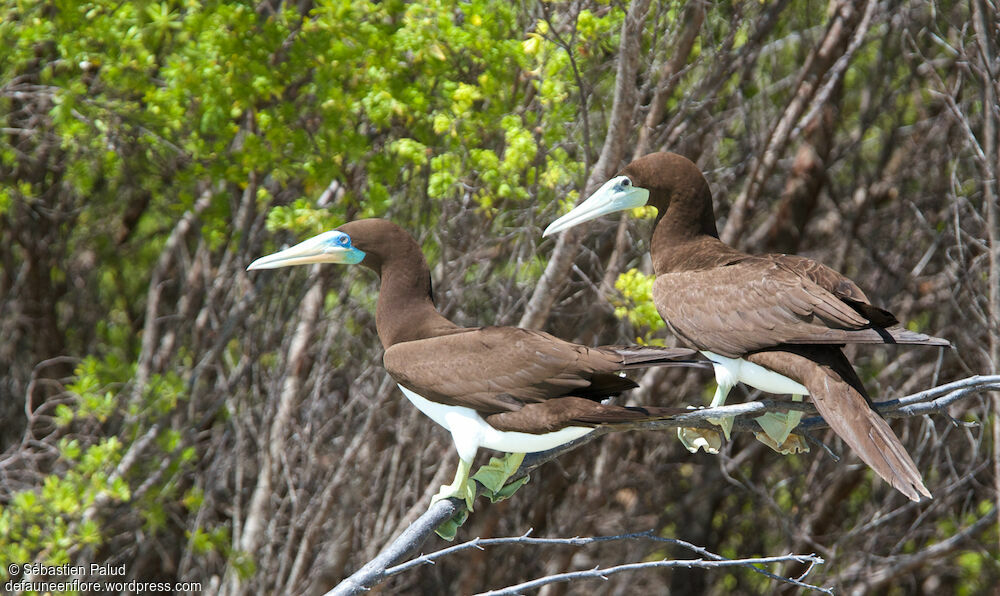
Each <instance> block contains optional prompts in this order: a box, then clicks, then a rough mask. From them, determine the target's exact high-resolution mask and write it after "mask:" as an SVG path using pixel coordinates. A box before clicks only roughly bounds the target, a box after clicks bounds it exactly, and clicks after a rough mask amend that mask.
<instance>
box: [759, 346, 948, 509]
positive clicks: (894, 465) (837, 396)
mask: <svg viewBox="0 0 1000 596" xmlns="http://www.w3.org/2000/svg"><path fill="white" fill-rule="evenodd" d="M747 360H750V361H751V362H754V363H756V364H760V365H761V366H765V367H767V368H769V369H771V370H774V371H776V372H779V373H781V374H783V375H785V376H787V377H790V378H792V379H795V380H796V381H799V382H800V383H802V384H803V385H805V386H806V389H808V390H809V394H810V396H811V397H812V401H813V403H814V404H815V405H816V409H817V410H819V413H820V415H822V416H823V419H824V420H826V422H827V424H829V425H830V428H832V429H833V431H834V432H835V433H837V434H838V435H840V438H842V439H843V440H844V442H845V443H847V445H848V446H850V448H851V449H853V450H854V452H855V453H857V454H858V456H859V457H860V458H861V459H862V460H863V461H864V462H865V463H866V464H868V465H869V466H870V467H871V468H872V469H873V470H875V472H876V473H877V474H878V475H879V476H881V477H882V478H883V479H885V481H886V482H888V483H889V484H891V485H892V486H893V487H895V488H896V489H897V490H899V492H901V493H903V494H904V495H906V496H907V497H909V498H910V499H912V500H914V501H919V500H920V498H921V495H923V496H924V497H927V498H931V493H930V491H928V490H927V487H926V486H924V482H923V480H922V479H921V477H920V472H919V471H918V470H917V466H916V464H914V463H913V459H911V458H910V455H909V454H908V453H907V452H906V449H905V448H904V447H903V444H902V443H900V442H899V439H898V438H897V437H896V435H895V433H893V432H892V429H891V428H889V425H888V423H886V421H885V420H884V419H882V417H881V416H879V415H878V413H877V412H875V411H874V410H872V409H871V405H870V402H869V400H868V397H867V395H866V394H865V389H864V386H863V385H862V384H861V380H860V379H859V378H858V375H857V373H855V372H854V368H853V367H852V366H851V363H850V362H849V361H848V360H847V357H846V356H844V353H843V352H841V351H840V348H837V347H834V346H795V347H789V351H773V352H770V351H769V352H758V353H755V354H751V355H749V356H748V357H747Z"/></svg>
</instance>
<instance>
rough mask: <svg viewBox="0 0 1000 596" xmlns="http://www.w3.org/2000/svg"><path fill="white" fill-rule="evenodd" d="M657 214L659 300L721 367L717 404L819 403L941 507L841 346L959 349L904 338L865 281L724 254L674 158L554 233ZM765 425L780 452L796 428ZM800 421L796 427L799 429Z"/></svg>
mask: <svg viewBox="0 0 1000 596" xmlns="http://www.w3.org/2000/svg"><path fill="white" fill-rule="evenodd" d="M646 204H649V205H651V206H653V207H655V208H656V209H657V218H656V224H655V227H654V230H653V238H652V241H651V243H650V255H651V257H652V261H653V270H654V272H655V274H656V280H655V282H654V284H653V301H654V303H655V305H656V308H657V310H658V311H659V313H660V316H662V317H663V319H664V321H666V322H667V325H668V326H669V327H670V329H671V330H672V331H673V332H674V334H675V335H677V336H678V337H679V338H681V339H682V340H684V341H685V342H686V343H688V344H689V345H692V346H694V347H695V348H697V349H698V350H700V351H701V352H702V354H704V355H705V356H706V357H707V358H708V359H709V360H711V361H712V362H713V364H714V367H715V374H716V380H717V381H718V383H719V388H718V390H717V392H716V396H715V399H714V400H713V402H712V403H713V405H721V404H722V403H724V402H725V397H726V394H728V392H729V390H730V389H731V388H732V387H733V386H734V385H735V384H736V383H738V382H740V381H742V382H743V383H746V384H747V385H750V386H752V387H756V388H758V389H760V390H761V391H765V392H770V393H784V394H791V395H793V396H797V397H799V399H801V396H802V395H809V396H811V398H812V400H813V403H814V404H815V406H816V409H817V410H818V411H819V413H820V414H821V415H822V416H823V418H824V419H825V420H826V421H827V423H828V424H829V425H830V427H831V428H832V429H833V430H834V431H835V432H836V433H837V434H838V435H840V437H841V438H843V439H844V442H845V443H847V444H848V445H849V446H850V447H851V449H853V450H854V451H855V452H856V453H857V454H858V455H859V456H860V457H861V459H862V460H864V462H865V463H867V464H868V465H869V466H871V468H872V469H874V470H875V472H877V473H878V475H879V476H881V477H882V478H884V479H885V480H886V481H888V482H889V483H890V484H891V485H892V486H894V487H895V488H897V489H898V490H899V491H901V492H902V493H903V494H905V495H906V496H907V497H909V498H910V499H912V500H914V501H919V500H920V495H923V496H925V497H930V492H929V491H928V490H927V488H926V487H925V486H924V483H923V481H922V480H921V477H920V472H919V471H917V467H916V465H915V464H914V463H913V460H912V459H911V458H910V456H909V454H907V452H906V450H905V449H904V448H903V445H902V444H901V443H900V442H899V439H898V438H897V437H896V435H895V434H893V432H892V429H891V428H889V425H888V424H887V423H886V422H885V420H883V419H882V418H881V417H880V416H879V415H878V414H877V413H876V412H875V411H874V410H872V409H871V402H870V400H869V399H868V396H867V394H866V393H865V389H864V386H863V385H862V383H861V380H860V379H859V378H858V376H857V374H856V373H855V371H854V369H853V368H852V366H851V364H850V362H849V361H848V360H847V358H846V357H845V356H844V354H843V352H842V351H841V347H842V346H843V345H844V344H849V343H860V344H872V343H899V344H919V345H929V346H949V345H951V344H950V343H949V342H948V341H947V340H944V339H940V338H936V337H930V336H927V335H924V334H921V333H915V332H912V331H908V330H906V329H903V328H902V327H900V326H899V322H898V321H897V320H896V318H895V317H894V316H893V315H892V314H891V313H889V312H888V311H885V310H883V309H881V308H878V307H876V306H873V305H872V304H871V303H870V301H869V300H868V298H867V297H866V296H865V294H864V292H862V291H861V289H860V288H859V287H858V286H857V285H856V284H855V283H854V282H852V281H851V280H849V279H847V278H846V277H844V276H843V275H840V274H839V273H837V272H836V271H833V270H832V269H830V268H828V267H825V266H824V265H821V264H820V263H817V262H815V261H812V260H810V259H807V258H804V257H799V256H794V255H783V254H781V255H777V254H771V255H760V256H754V255H749V254H746V253H743V252H740V251H738V250H736V249H734V248H732V247H730V246H727V245H726V244H723V243H722V241H721V240H719V234H718V231H717V230H716V227H715V213H714V211H713V210H712V193H711V191H710V190H709V187H708V182H707V181H706V180H705V178H704V176H702V174H701V171H700V170H699V169H698V167H697V166H696V165H695V164H693V163H692V162H691V161H689V160H688V159H686V158H684V157H681V156H680V155H676V154H673V153H653V154H650V155H646V156H644V157H641V158H639V159H637V160H635V161H633V162H632V163H630V164H629V165H628V166H626V167H625V168H624V170H623V171H622V172H621V173H620V175H618V176H616V177H615V178H612V179H611V180H609V181H608V182H606V183H605V184H604V185H603V186H602V187H601V188H600V189H599V190H598V191H597V192H595V193H594V194H593V195H592V196H591V197H589V198H588V199H587V200H586V201H584V202H583V203H581V204H580V205H578V206H577V207H576V208H575V209H573V210H572V211H570V212H569V213H567V214H566V215H564V216H563V217H561V218H559V219H557V220H556V221H554V222H552V224H551V225H550V226H549V227H548V228H547V229H546V230H545V235H549V234H553V233H555V232H559V231H561V230H565V229H567V228H570V227H572V226H575V225H577V224H579V223H583V222H585V221H589V220H591V219H594V218H597V217H599V216H601V215H604V214H606V213H612V212H614V211H620V210H623V209H628V208H633V207H639V206H642V205H646ZM761 422H762V426H763V427H764V429H765V432H766V433H767V434H768V435H769V436H770V437H771V438H772V439H773V441H774V442H775V443H777V446H780V444H781V443H782V442H783V441H784V440H785V438H787V436H788V431H789V430H790V428H788V426H785V427H784V428H774V427H775V426H778V427H780V426H781V425H780V424H779V425H774V424H773V422H774V417H773V416H772V417H770V418H769V419H765V420H762V421H761ZM797 422H798V419H797V417H795V418H793V421H792V423H791V424H790V426H793V425H794V424H797ZM730 424H731V422H730ZM768 426H770V427H771V428H769V427H768ZM724 428H726V427H725V426H724ZM727 432H728V429H727Z"/></svg>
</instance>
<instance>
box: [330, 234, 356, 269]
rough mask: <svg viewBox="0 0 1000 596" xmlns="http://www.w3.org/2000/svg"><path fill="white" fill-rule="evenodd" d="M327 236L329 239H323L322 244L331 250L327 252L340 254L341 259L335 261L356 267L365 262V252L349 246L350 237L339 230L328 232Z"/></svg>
mask: <svg viewBox="0 0 1000 596" xmlns="http://www.w3.org/2000/svg"><path fill="white" fill-rule="evenodd" d="M328 234H329V235H330V236H329V238H324V244H327V245H329V246H330V247H331V248H332V249H333V250H330V251H329V252H339V253H341V257H340V258H339V259H337V260H338V261H339V262H341V263H345V264H347V265H357V264H358V263H360V262H361V261H363V260H365V252H364V251H363V250H360V249H357V248H354V247H353V246H352V245H351V237H350V236H348V235H347V234H345V233H343V232H341V231H340V230H333V231H332V232H328Z"/></svg>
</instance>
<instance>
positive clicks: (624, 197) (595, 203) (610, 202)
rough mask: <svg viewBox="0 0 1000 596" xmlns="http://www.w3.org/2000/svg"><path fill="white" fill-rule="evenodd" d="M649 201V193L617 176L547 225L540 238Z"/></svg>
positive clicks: (626, 177) (627, 179) (626, 179)
mask: <svg viewBox="0 0 1000 596" xmlns="http://www.w3.org/2000/svg"><path fill="white" fill-rule="evenodd" d="M648 200H649V191H648V190H646V189H645V188H640V187H638V186H633V185H632V181H631V180H629V178H628V176H618V177H616V178H612V179H611V180H608V181H607V182H605V183H604V185H603V186H601V188H599V189H597V192H595V193H594V194H592V195H590V197H589V198H587V200H586V201H584V202H582V203H580V204H579V205H577V206H576V207H575V208H574V209H573V210H572V211H570V212H569V213H567V214H566V215H563V216H562V217H560V218H559V219H557V220H555V221H554V222H552V223H550V224H549V227H547V228H545V232H543V233H542V236H549V235H552V234H555V233H556V232H562V231H563V230H568V229H569V228H572V227H573V226H576V225H579V224H582V223H583V222H585V221H590V220H592V219H597V218H598V217H600V216H602V215H606V214H608V213H614V212H615V211H623V210H625V209H633V208H635V207H642V206H643V205H645V204H646V201H648Z"/></svg>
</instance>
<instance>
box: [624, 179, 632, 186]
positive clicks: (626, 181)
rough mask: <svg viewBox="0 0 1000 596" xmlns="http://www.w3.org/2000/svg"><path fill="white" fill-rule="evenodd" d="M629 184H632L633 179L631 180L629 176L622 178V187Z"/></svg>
mask: <svg viewBox="0 0 1000 596" xmlns="http://www.w3.org/2000/svg"><path fill="white" fill-rule="evenodd" d="M629 186H632V181H631V180H629V179H628V178H626V179H624V180H622V188H628V187H629Z"/></svg>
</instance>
